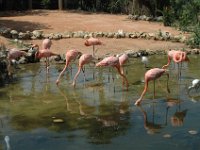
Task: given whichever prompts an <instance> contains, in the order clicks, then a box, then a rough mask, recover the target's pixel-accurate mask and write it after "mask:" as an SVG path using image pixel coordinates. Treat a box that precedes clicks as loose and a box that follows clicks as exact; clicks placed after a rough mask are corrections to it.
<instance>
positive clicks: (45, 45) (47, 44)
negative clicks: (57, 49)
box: [42, 39, 52, 49]
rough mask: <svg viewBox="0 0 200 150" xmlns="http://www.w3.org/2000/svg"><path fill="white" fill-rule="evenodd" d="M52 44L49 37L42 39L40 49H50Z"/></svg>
mask: <svg viewBox="0 0 200 150" xmlns="http://www.w3.org/2000/svg"><path fill="white" fill-rule="evenodd" d="M51 45H52V42H51V40H50V39H44V40H43V41H42V49H50V48H51Z"/></svg>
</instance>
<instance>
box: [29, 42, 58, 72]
mask: <svg viewBox="0 0 200 150" xmlns="http://www.w3.org/2000/svg"><path fill="white" fill-rule="evenodd" d="M33 47H37V48H38V51H37V52H36V53H35V58H37V59H41V58H45V59H46V69H47V72H48V71H49V64H48V62H47V59H48V58H49V57H51V56H57V55H58V54H56V53H53V52H51V51H50V50H49V49H39V46H38V45H37V44H36V45H33Z"/></svg>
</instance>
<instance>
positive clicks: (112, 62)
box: [96, 56, 128, 90]
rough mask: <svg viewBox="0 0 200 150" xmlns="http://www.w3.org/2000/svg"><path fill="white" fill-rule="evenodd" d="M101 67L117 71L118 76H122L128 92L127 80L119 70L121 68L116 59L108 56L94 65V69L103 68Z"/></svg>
mask: <svg viewBox="0 0 200 150" xmlns="http://www.w3.org/2000/svg"><path fill="white" fill-rule="evenodd" d="M103 66H111V67H115V68H116V69H117V71H118V73H119V74H120V76H122V78H123V79H124V80H125V82H126V88H127V90H128V80H127V78H126V76H125V75H124V74H123V73H122V71H121V69H120V68H121V67H120V62H119V58H118V57H114V56H109V57H106V58H104V59H103V60H102V61H100V62H98V63H97V64H96V67H103Z"/></svg>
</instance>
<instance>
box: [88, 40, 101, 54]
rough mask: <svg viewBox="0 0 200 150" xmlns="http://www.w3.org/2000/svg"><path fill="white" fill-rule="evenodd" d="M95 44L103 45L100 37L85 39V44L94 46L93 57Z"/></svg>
mask: <svg viewBox="0 0 200 150" xmlns="http://www.w3.org/2000/svg"><path fill="white" fill-rule="evenodd" d="M95 45H102V42H101V41H100V40H99V39H97V38H93V37H90V38H89V39H87V40H86V41H85V46H93V53H92V55H93V57H94V56H95Z"/></svg>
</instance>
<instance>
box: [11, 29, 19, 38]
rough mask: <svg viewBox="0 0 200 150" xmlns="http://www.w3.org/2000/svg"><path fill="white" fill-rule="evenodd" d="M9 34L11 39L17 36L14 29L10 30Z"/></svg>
mask: <svg viewBox="0 0 200 150" xmlns="http://www.w3.org/2000/svg"><path fill="white" fill-rule="evenodd" d="M10 34H11V38H13V39H17V38H18V32H17V31H16V30H11V31H10Z"/></svg>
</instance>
